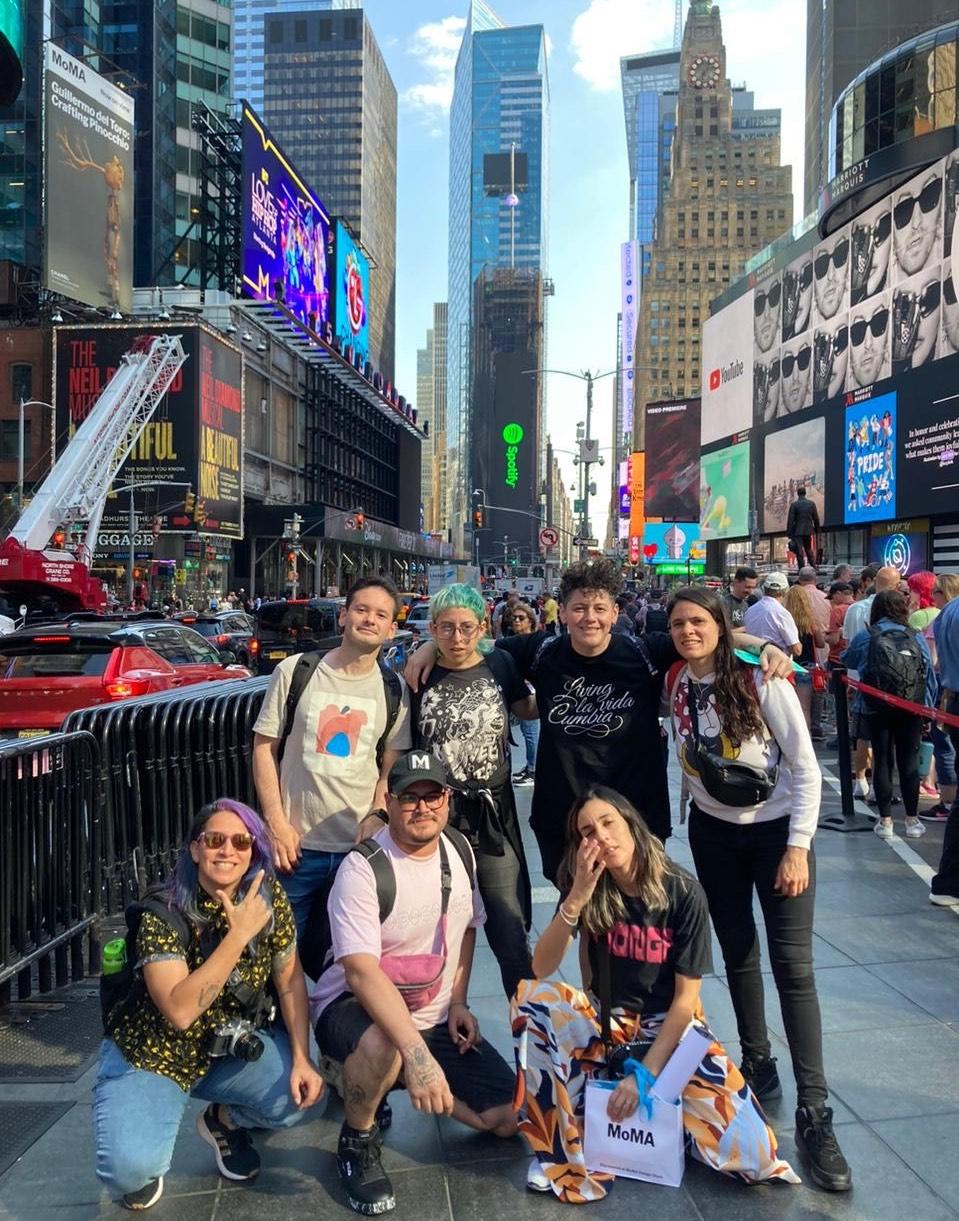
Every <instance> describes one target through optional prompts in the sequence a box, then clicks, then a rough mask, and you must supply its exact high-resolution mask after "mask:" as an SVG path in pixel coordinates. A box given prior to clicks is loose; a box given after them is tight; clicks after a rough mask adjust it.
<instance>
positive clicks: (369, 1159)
mask: <svg viewBox="0 0 959 1221" xmlns="http://www.w3.org/2000/svg"><path fill="white" fill-rule="evenodd" d="M388 789H389V792H388V795H387V799H386V800H387V810H388V813H389V825H388V826H387V827H385V828H383V829H382V830H381V831H378V832H376V834H375V835H374V836H373V837H372V838H373V841H374V842H375V843H376V844H377V845H378V846H379V848H380V849H381V851H382V852H384V853H385V854H386V855H387V856H388V858H389V864H390V865H391V867H392V874H393V878H394V879H395V888H396V894H395V899H394V901H393V906H392V908H391V909H390V911H389V914H388V915H387V917H386V919H385V920H384V921H383V922H382V924H381V923H380V902H379V896H378V893H377V884H376V875H375V873H374V870H373V867H372V865H371V864H370V862H369V860H367V859H366V858H365V857H363V856H361V855H360V854H359V853H351V854H350V855H349V856H347V858H346V860H345V861H344V862H343V864H342V865H341V866H340V868H339V869H338V871H337V874H336V879H335V881H334V882H333V888H332V891H331V893H330V900H329V918H330V933H331V938H332V945H333V959H334V962H333V965H332V966H330V967H328V968H327V969H326V970H325V971H324V972H323V973H322V974H321V975H320V978H319V980H318V981H317V984H316V987H315V989H314V992H313V996H312V1011H313V1014H312V1015H313V1018H314V1019H315V1021H316V1041H317V1044H318V1046H319V1048H320V1052H321V1055H322V1056H323V1057H324V1058H326V1057H328V1058H330V1059H331V1060H334V1061H337V1062H339V1063H340V1064H342V1066H343V1082H342V1090H341V1092H342V1095H343V1108H344V1112H345V1119H344V1123H343V1127H342V1128H341V1130H340V1139H339V1145H338V1147H337V1169H338V1170H339V1175H340V1181H341V1182H342V1183H343V1185H344V1187H345V1188H346V1193H347V1198H348V1201H349V1205H350V1207H351V1208H352V1209H353V1210H354V1211H356V1212H360V1213H364V1214H366V1215H373V1214H378V1213H381V1212H388V1211H390V1210H391V1209H392V1208H394V1207H395V1199H394V1196H393V1188H392V1185H391V1183H390V1181H389V1179H388V1178H387V1176H386V1173H385V1171H384V1170H383V1167H382V1163H381V1159H380V1152H381V1148H382V1138H381V1135H380V1131H379V1128H378V1126H377V1124H376V1118H375V1117H376V1112H377V1107H378V1106H379V1104H380V1101H381V1100H382V1099H383V1098H385V1096H386V1094H387V1093H388V1091H389V1090H390V1089H392V1088H393V1087H394V1086H395V1085H396V1084H397V1083H398V1082H400V1083H401V1084H403V1085H405V1086H406V1089H407V1092H408V1093H409V1096H410V1100H411V1101H412V1103H413V1107H414V1108H415V1109H416V1110H418V1111H423V1112H424V1113H425V1114H427V1115H452V1116H453V1118H454V1119H458V1120H459V1121H460V1122H461V1123H464V1124H466V1125H467V1126H468V1127H470V1128H474V1129H475V1130H476V1131H479V1132H489V1133H492V1134H493V1135H495V1136H501V1137H510V1136H514V1135H515V1134H516V1131H517V1124H516V1115H515V1113H514V1111H513V1106H512V1097H513V1086H514V1074H513V1071H512V1070H511V1069H510V1068H509V1066H508V1065H507V1064H506V1061H505V1060H504V1059H503V1058H502V1056H500V1054H499V1052H498V1051H496V1049H495V1048H493V1047H492V1046H491V1045H490V1044H489V1043H485V1042H483V1039H482V1037H481V1036H480V1030H479V1023H478V1022H477V1020H476V1018H475V1017H474V1016H473V1014H472V1013H471V1012H470V1010H469V1006H468V1004H467V990H468V988H469V978H470V970H471V967H472V964H473V951H474V948H475V945H476V929H477V928H478V927H479V926H480V925H481V924H483V922H484V921H485V919H486V913H485V911H484V910H483V901H482V899H481V898H480V893H479V889H478V887H476V886H475V885H474V886H472V887H471V886H470V873H469V871H468V869H467V866H466V863H465V861H464V857H463V856H461V849H462V852H463V853H464V854H468V855H467V859H469V860H470V861H471V862H472V853H471V850H470V847H469V844H468V843H467V842H466V841H465V838H462V837H461V840H460V848H458V847H457V846H456V844H455V843H454V842H453V840H451V839H450V838H449V837H448V836H446V835H443V831H444V829H445V828H446V824H447V820H448V817H449V798H450V790H449V787H448V779H447V774H446V769H445V768H444V766H443V764H442V763H441V762H440V760H439V759H437V758H436V756H435V755H432V754H429V753H428V752H426V751H416V750H414V751H410V752H409V754H407V755H405V756H404V757H403V758H401V759H400V760H399V761H398V762H397V763H396V764H394V766H393V768H392V769H391V771H390V774H389V781H388ZM472 867H473V872H474V876H475V864H473V866H472ZM444 874H445V883H444ZM444 884H445V885H446V886H447V887H448V898H447V901H446V917H445V932H444V928H443V924H444V920H443V916H442V912H443V889H444ZM444 954H445V965H444V966H443V967H442V974H441V976H440V977H439V982H438V985H437V986H436V988H435V992H434V994H433V995H432V997H431V999H427V1000H426V1001H425V1003H423V1004H422V1005H420V1006H419V1007H414V1008H410V1007H409V1005H408V1003H407V1001H406V1000H405V999H404V996H403V994H401V993H400V991H399V989H398V988H397V986H396V984H394V983H393V980H392V978H391V975H388V974H387V972H386V970H385V969H384V966H383V965H382V963H383V961H384V960H385V959H388V958H389V959H393V960H394V961H395V960H396V959H397V958H405V959H407V965H408V966H410V967H412V964H411V963H410V961H409V960H410V958H411V956H415V955H444ZM420 971H421V972H422V974H421V975H415V976H414V979H413V982H419V979H420V978H425V975H427V974H429V973H430V971H435V964H434V965H432V966H430V968H429V970H427V969H426V967H425V966H421V967H420ZM391 974H393V973H392V972H391ZM411 1003H412V1002H411Z"/></svg>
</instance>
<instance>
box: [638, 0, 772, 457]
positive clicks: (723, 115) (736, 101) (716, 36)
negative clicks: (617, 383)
mask: <svg viewBox="0 0 959 1221" xmlns="http://www.w3.org/2000/svg"><path fill="white" fill-rule="evenodd" d="M752 100H753V99H752V94H751V93H749V92H748V91H747V90H745V89H738V90H734V89H733V88H732V87H731V85H730V83H729V81H728V79H727V76H726V48H725V46H724V45H723V35H722V24H721V20H720V14H719V7H718V6H717V5H714V4H711V3H710V2H709V0H692V3H691V4H690V8H689V16H688V18H687V20H686V29H685V33H684V35H683V46H682V56H681V60H680V85H679V93H678V96H677V103H676V132H675V135H674V137H673V149H672V173H671V177H670V180H669V187H668V190H667V191H666V194H665V198H664V200H663V203H662V206H661V207H660V211H659V222H658V226H657V232H656V239H655V241H654V242H653V243H652V246H651V263H650V268H649V273H648V275H647V277H646V281H645V284H644V286H643V298H642V303H641V307H640V316H639V328H638V333H637V342H636V366H637V369H636V372H637V398H636V408H637V409H636V425H635V432H636V436H637V441H639V440H640V438H641V426H642V407H643V406H644V405H645V404H646V403H649V402H654V401H656V400H659V399H666V398H684V397H691V396H694V395H698V394H699V390H700V334H701V326H702V322H703V320H704V319H705V318H706V317H707V316H708V314H709V304H710V302H711V301H712V300H713V299H714V298H715V297H717V296H718V295H719V293H720V292H721V291H722V290H723V288H724V287H725V286H726V285H727V284H728V283H729V282H730V280H731V279H733V278H735V277H736V276H737V275H738V274H739V271H740V270H741V268H742V265H743V263H744V262H745V261H746V259H747V258H748V257H749V255H751V254H753V253H754V252H755V251H757V250H760V249H762V247H763V246H765V245H767V244H768V243H769V242H771V241H772V240H773V239H774V238H776V237H778V236H779V235H780V234H782V233H784V232H785V231H786V230H787V229H788V228H789V227H790V225H791V224H792V171H791V169H790V168H789V167H788V166H782V165H780V145H779V124H780V115H779V112H778V111H775V110H773V111H768V110H756V109H755V108H754V107H753V104H752ZM640 448H642V446H641V445H640Z"/></svg>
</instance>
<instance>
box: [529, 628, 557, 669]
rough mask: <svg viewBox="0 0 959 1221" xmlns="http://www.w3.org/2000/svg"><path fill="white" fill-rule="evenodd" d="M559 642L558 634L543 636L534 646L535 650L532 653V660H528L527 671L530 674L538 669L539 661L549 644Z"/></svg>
mask: <svg viewBox="0 0 959 1221" xmlns="http://www.w3.org/2000/svg"><path fill="white" fill-rule="evenodd" d="M558 642H559V636H544V637H543V639H542V640H541V641H540V642H539V644H538V645H537V646H536V652H535V653H534V654H533V660H532V661H531V662H530V667H529V672H530V675H531V676H532V675H533V674H535V673H536V671H537V670H538V669H539V665H540V662H541V661H542V659H543V654H544V653H545V652H546V650H547V649H548V648H550V646H551V645H554V644H557V643H558Z"/></svg>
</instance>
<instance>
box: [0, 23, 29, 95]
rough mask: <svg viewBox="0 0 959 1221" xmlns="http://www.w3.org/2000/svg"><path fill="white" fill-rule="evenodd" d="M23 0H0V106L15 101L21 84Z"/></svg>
mask: <svg viewBox="0 0 959 1221" xmlns="http://www.w3.org/2000/svg"><path fill="white" fill-rule="evenodd" d="M23 20H24V18H23V0H0V106H9V105H10V104H11V103H12V102H15V101H16V99H17V95H18V94H19V92H20V86H21V85H22V84H23Z"/></svg>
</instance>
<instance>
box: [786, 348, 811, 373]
mask: <svg viewBox="0 0 959 1221" xmlns="http://www.w3.org/2000/svg"><path fill="white" fill-rule="evenodd" d="M811 358H812V348H811V347H810V346H809V344H808V343H807V344H803V346H802V347H801V348H800V349H799V351H798V352H797V353H796V355H795V356H793V354H792V353H791V352H787V353H786V355H785V356H784V357H783V362H782V363H783V377H792V373H793V365H798V366H799V368H800V370H801V371H802V372H803V373H805V372H806V370H807V369H808V368H809V361H810V360H811Z"/></svg>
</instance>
